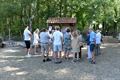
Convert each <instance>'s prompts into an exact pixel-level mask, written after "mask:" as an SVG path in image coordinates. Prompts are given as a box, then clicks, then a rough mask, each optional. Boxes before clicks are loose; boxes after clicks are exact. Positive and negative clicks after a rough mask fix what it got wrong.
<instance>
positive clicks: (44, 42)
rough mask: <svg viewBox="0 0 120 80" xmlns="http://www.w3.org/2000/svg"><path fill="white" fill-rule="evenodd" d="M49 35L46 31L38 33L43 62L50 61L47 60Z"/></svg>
mask: <svg viewBox="0 0 120 80" xmlns="http://www.w3.org/2000/svg"><path fill="white" fill-rule="evenodd" d="M49 39H50V37H49V35H48V33H47V31H46V29H43V30H42V32H41V33H40V45H41V52H42V54H43V56H44V59H43V62H45V61H51V60H50V59H49V58H48V50H49Z"/></svg>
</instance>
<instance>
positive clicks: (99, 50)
mask: <svg viewBox="0 0 120 80" xmlns="http://www.w3.org/2000/svg"><path fill="white" fill-rule="evenodd" d="M98 54H99V55H100V54H101V49H100V44H98Z"/></svg>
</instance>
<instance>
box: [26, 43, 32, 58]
mask: <svg viewBox="0 0 120 80" xmlns="http://www.w3.org/2000/svg"><path fill="white" fill-rule="evenodd" d="M25 44H26V48H27V56H26V57H31V55H30V50H31V49H30V41H25Z"/></svg>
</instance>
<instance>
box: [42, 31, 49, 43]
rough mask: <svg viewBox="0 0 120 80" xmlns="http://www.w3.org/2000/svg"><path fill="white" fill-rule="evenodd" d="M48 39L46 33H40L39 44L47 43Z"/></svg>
mask: <svg viewBox="0 0 120 80" xmlns="http://www.w3.org/2000/svg"><path fill="white" fill-rule="evenodd" d="M49 39H50V37H49V35H48V33H47V32H41V33H40V42H41V43H48V42H49Z"/></svg>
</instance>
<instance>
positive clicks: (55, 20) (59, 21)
mask: <svg viewBox="0 0 120 80" xmlns="http://www.w3.org/2000/svg"><path fill="white" fill-rule="evenodd" d="M47 23H48V24H76V18H66V17H64V18H49V19H48V20H47Z"/></svg>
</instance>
